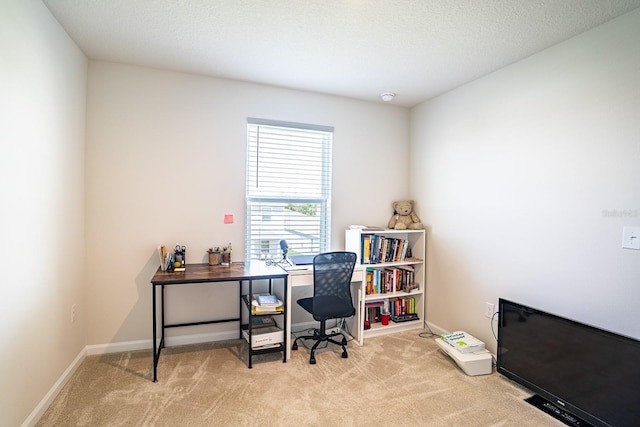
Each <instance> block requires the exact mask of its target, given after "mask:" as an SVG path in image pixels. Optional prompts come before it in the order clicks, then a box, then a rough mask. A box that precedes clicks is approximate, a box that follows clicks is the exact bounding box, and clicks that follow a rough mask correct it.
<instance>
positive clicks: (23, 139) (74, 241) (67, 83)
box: [0, 0, 87, 426]
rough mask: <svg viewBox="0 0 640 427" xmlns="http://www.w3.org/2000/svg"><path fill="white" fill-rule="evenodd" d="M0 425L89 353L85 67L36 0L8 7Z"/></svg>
mask: <svg viewBox="0 0 640 427" xmlns="http://www.w3.org/2000/svg"><path fill="white" fill-rule="evenodd" d="M0 57H1V58H2V60H1V61H2V65H0V94H2V95H0V146H1V147H2V155H0V183H1V184H0V200H2V201H1V202H0V236H1V237H0V239H1V243H2V244H1V245H0V259H1V260H2V264H3V266H2V282H1V287H2V293H3V294H2V298H1V299H0V348H1V349H2V351H0V378H1V380H0V381H1V383H2V386H1V387H0V425H3V426H16V425H20V424H21V423H22V422H23V421H24V420H25V419H26V418H27V417H28V416H29V414H30V413H31V412H32V411H33V410H34V408H35V407H36V406H37V404H38V403H39V402H40V401H41V399H43V396H45V394H46V393H47V392H48V391H49V390H50V389H51V387H52V385H53V384H54V383H55V382H56V381H57V380H58V379H59V378H60V377H61V375H62V373H63V372H64V371H65V369H67V368H68V367H69V366H70V365H71V364H72V361H73V360H74V359H75V358H76V357H77V356H78V354H79V353H80V352H81V351H82V349H83V348H84V346H85V340H84V313H83V310H79V311H78V313H77V316H78V318H77V320H76V322H75V323H73V324H72V323H71V306H72V305H73V304H78V307H82V305H83V303H84V300H83V298H84V288H83V286H84V283H83V271H84V267H83V266H84V120H85V100H86V81H87V60H86V58H85V57H84V55H83V54H82V52H80V50H79V49H78V48H77V47H76V45H75V44H74V43H73V42H72V41H71V40H70V39H69V37H68V36H67V34H66V33H65V32H64V31H63V30H62V29H61V28H60V26H59V25H58V23H57V22H56V20H55V19H54V18H53V17H52V16H51V14H50V13H49V11H48V10H47V8H46V7H45V6H44V5H43V4H42V3H41V2H40V1H37V0H26V1H23V0H8V1H7V0H4V1H2V2H1V3H0Z"/></svg>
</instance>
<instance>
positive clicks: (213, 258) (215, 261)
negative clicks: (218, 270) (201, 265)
mask: <svg viewBox="0 0 640 427" xmlns="http://www.w3.org/2000/svg"><path fill="white" fill-rule="evenodd" d="M220 258H221V257H220V252H209V265H219V264H220Z"/></svg>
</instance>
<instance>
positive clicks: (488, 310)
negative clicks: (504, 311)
mask: <svg viewBox="0 0 640 427" xmlns="http://www.w3.org/2000/svg"><path fill="white" fill-rule="evenodd" d="M494 307H495V306H494V305H493V304H492V303H490V302H486V303H485V306H484V315H485V316H486V317H488V318H489V319H491V318H492V317H493V313H494V312H493V309H494Z"/></svg>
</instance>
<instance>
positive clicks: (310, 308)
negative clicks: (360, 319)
mask: <svg viewBox="0 0 640 427" xmlns="http://www.w3.org/2000/svg"><path fill="white" fill-rule="evenodd" d="M314 299H315V302H314ZM298 304H299V305H300V306H301V307H302V308H304V309H305V310H306V311H307V312H309V313H311V314H313V318H314V319H315V320H318V321H320V320H326V319H338V318H342V317H351V316H353V315H354V314H355V313H356V311H355V309H354V308H353V305H351V304H349V302H346V301H345V300H344V299H342V298H339V297H336V296H333V295H323V296H316V297H309V298H302V299H299V300H298Z"/></svg>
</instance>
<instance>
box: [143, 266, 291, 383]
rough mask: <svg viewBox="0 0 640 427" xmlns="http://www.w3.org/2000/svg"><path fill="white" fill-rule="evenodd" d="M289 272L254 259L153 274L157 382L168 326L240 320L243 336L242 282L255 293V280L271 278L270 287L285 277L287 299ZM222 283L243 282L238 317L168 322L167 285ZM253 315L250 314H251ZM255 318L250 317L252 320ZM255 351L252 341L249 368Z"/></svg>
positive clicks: (285, 321)
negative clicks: (159, 328) (158, 328)
mask: <svg viewBox="0 0 640 427" xmlns="http://www.w3.org/2000/svg"><path fill="white" fill-rule="evenodd" d="M288 276H289V275H288V273H287V272H286V271H284V270H283V269H282V268H280V267H278V266H267V265H265V264H264V263H263V262H253V263H249V264H246V265H245V264H243V263H236V264H232V265H231V266H229V267H223V266H210V265H208V264H187V266H186V270H185V271H182V272H166V271H162V270H160V268H158V271H156V273H155V274H154V275H153V278H152V279H151V285H152V286H151V294H152V306H153V310H152V311H153V314H152V323H153V342H152V345H153V381H154V382H156V381H157V380H158V375H157V374H158V360H159V359H160V351H161V350H162V349H163V348H164V332H165V329H166V328H177V327H183V326H194V325H205V324H211V323H223V322H238V325H239V326H238V338H239V339H242V321H241V320H242V304H243V300H242V282H243V281H248V282H249V294H251V293H252V286H253V281H254V280H269V287H271V284H272V280H273V279H283V280H284V292H285V295H284V298H285V301H287V294H288V284H287V282H288ZM219 282H239V283H240V286H239V288H240V291H239V295H238V300H239V302H238V305H239V311H238V317H233V318H226V319H216V320H204V321H200V322H189V323H176V324H166V323H165V304H164V299H165V287H166V286H184V285H189V284H196V283H219ZM158 287H160V291H161V292H160V323H161V336H160V343H158V342H157V322H158V318H157V309H156V305H157V303H156V294H157V290H158ZM287 310H288V308H287V307H286V306H285V310H284V316H285V318H284V328H286V327H287V315H288V313H287ZM249 315H250V313H249ZM250 321H251V319H250V318H249V322H250ZM288 343H289V333H288V329H285V331H284V348H285V349H287V348H288V345H289V344H288ZM283 353H284V354H283V362H286V360H287V356H286V353H287V352H286V351H283ZM252 354H253V352H252V349H251V345H250V344H249V367H251V356H252Z"/></svg>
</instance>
